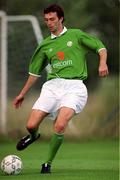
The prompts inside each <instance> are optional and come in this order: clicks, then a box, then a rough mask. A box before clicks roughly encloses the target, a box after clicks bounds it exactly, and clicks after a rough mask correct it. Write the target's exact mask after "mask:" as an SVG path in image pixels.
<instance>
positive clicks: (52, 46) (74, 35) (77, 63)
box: [29, 29, 105, 80]
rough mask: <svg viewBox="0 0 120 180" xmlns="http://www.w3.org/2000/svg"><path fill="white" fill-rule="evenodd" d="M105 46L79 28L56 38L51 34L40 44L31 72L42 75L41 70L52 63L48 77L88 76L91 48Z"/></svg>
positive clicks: (31, 63)
mask: <svg viewBox="0 0 120 180" xmlns="http://www.w3.org/2000/svg"><path fill="white" fill-rule="evenodd" d="M102 48H105V46H104V45H103V43H102V42H101V41H100V40H99V39H98V38H96V37H93V36H91V35H89V34H87V33H85V32H83V31H81V30H79V29H68V30H67V31H66V32H65V33H64V34H62V35H61V36H58V37H56V38H54V39H52V38H51V36H49V37H48V38H46V39H44V40H43V41H42V43H40V45H38V47H37V49H36V51H35V53H34V54H33V57H32V59H31V62H30V65H29V74H32V75H36V76H40V73H41V71H42V70H43V69H44V68H45V66H46V65H47V64H50V66H51V71H50V72H49V73H48V75H47V79H48V80H50V79H53V78H57V77H60V78H65V79H81V80H84V79H86V78H87V65H86V54H87V53H88V51H89V50H93V51H95V52H99V50H100V49H102Z"/></svg>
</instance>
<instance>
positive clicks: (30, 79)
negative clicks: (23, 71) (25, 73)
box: [13, 75, 38, 108]
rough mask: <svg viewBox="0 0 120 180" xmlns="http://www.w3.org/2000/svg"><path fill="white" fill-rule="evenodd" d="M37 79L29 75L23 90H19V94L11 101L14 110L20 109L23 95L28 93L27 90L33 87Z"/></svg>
mask: <svg viewBox="0 0 120 180" xmlns="http://www.w3.org/2000/svg"><path fill="white" fill-rule="evenodd" d="M37 79H38V77H37V76H32V75H29V77H28V80H27V82H26V84H25V86H24V87H23V89H22V90H21V92H20V94H19V95H18V96H17V97H16V98H15V99H14V100H13V106H14V107H15V108H19V107H21V104H22V102H23V100H24V96H25V94H26V93H27V92H28V91H29V89H30V88H31V87H32V86H33V84H34V83H35V82H36V81H37Z"/></svg>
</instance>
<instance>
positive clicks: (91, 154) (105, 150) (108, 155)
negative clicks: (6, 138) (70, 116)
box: [0, 140, 119, 180]
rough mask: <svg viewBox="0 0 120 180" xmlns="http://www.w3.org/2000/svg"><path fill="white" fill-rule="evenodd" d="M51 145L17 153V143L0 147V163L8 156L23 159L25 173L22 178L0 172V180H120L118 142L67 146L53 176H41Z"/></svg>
mask: <svg viewBox="0 0 120 180" xmlns="http://www.w3.org/2000/svg"><path fill="white" fill-rule="evenodd" d="M47 148H48V142H46V141H45V142H41V141H38V142H35V143H34V144H32V145H31V146H30V147H28V148H27V149H26V150H24V151H21V152H18V151H17V150H16V149H15V142H7V143H5V142H2V143H0V161H1V160H2V159H3V157H4V156H6V155H8V154H15V155H18V156H19V157H21V158H22V161H23V166H24V167H23V170H22V172H21V174H19V175H12V176H7V175H4V174H3V173H2V172H1V171H0V179H1V180H10V179H12V180H40V179H42V180H48V179H49V180H118V179H119V173H118V141H117V140H103V141H101V140H98V141H97V140H95V141H85V142H83V141H82V142H67V141H64V143H63V145H62V146H61V148H60V151H59V152H58V154H57V156H56V158H55V160H54V162H53V165H52V173H51V174H40V169H41V164H42V163H43V162H44V159H45V157H46V155H47Z"/></svg>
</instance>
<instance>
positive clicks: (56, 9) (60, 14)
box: [44, 4, 64, 21]
mask: <svg viewBox="0 0 120 180" xmlns="http://www.w3.org/2000/svg"><path fill="white" fill-rule="evenodd" d="M50 12H56V13H57V16H58V18H59V19H60V18H61V17H63V21H64V11H63V9H62V8H61V7H60V6H59V5H57V4H51V5H49V6H48V7H46V8H44V14H48V13H50Z"/></svg>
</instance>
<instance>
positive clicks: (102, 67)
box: [99, 63, 109, 77]
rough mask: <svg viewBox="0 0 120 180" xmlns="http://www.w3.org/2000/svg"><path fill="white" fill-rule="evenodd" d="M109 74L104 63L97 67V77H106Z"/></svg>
mask: <svg viewBox="0 0 120 180" xmlns="http://www.w3.org/2000/svg"><path fill="white" fill-rule="evenodd" d="M108 74H109V71H108V66H107V64H106V63H104V64H100V65H99V76H100V77H106V76H107V75H108Z"/></svg>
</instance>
